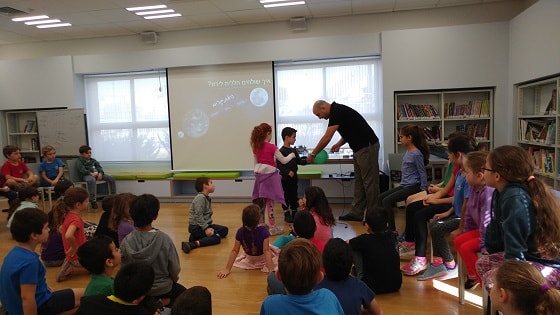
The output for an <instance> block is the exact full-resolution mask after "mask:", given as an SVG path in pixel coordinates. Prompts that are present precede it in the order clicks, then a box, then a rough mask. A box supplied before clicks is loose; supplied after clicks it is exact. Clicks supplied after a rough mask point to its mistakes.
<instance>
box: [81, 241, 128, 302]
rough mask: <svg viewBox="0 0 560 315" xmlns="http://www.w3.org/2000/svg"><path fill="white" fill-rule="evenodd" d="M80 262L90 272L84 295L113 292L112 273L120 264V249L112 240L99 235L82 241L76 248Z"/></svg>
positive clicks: (109, 293)
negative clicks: (82, 243)
mask: <svg viewBox="0 0 560 315" xmlns="http://www.w3.org/2000/svg"><path fill="white" fill-rule="evenodd" d="M78 257H79V258H80V264H81V265H82V267H84V268H86V269H87V271H89V272H91V280H90V281H89V283H88V285H87V287H86V292H85V293H84V296H89V295H98V294H102V295H111V294H113V283H114V279H113V278H112V275H113V273H114V272H115V270H116V268H117V267H118V266H119V265H120V264H121V251H120V250H119V249H118V248H117V247H116V246H115V243H114V242H113V240H112V239H111V238H110V237H108V236H106V235H100V236H97V237H94V238H93V239H91V240H89V241H87V242H85V243H84V245H82V246H80V248H78Z"/></svg>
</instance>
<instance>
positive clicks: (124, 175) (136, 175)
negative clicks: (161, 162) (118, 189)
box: [111, 172, 172, 180]
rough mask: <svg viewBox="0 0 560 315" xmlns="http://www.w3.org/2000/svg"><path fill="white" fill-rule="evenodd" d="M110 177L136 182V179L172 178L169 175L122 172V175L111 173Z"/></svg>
mask: <svg viewBox="0 0 560 315" xmlns="http://www.w3.org/2000/svg"><path fill="white" fill-rule="evenodd" d="M111 175H112V176H113V177H114V178H115V179H116V180H137V179H167V178H170V177H171V176H172V174H171V173H158V172H146V173H143V172H140V173H132V172H122V173H111Z"/></svg>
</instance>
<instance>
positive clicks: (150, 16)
mask: <svg viewBox="0 0 560 315" xmlns="http://www.w3.org/2000/svg"><path fill="white" fill-rule="evenodd" d="M178 16H181V13H172V14H162V15H147V16H145V17H144V18H145V19H146V20H153V19H166V18H172V17H178Z"/></svg>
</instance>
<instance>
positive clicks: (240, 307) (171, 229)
mask: <svg viewBox="0 0 560 315" xmlns="http://www.w3.org/2000/svg"><path fill="white" fill-rule="evenodd" d="M245 205H247V204H245V203H214V204H213V209H214V219H215V220H214V221H215V222H216V223H218V224H222V225H226V226H228V227H229V228H230V235H229V236H228V237H227V238H226V239H224V240H223V241H222V243H221V244H219V245H216V246H210V247H206V248H198V249H195V250H193V251H191V253H189V254H184V253H182V252H181V250H180V247H181V246H180V244H181V241H183V240H185V239H186V238H187V237H188V232H187V224H188V209H189V207H190V204H186V203H163V204H162V205H161V210H160V215H159V218H158V219H157V220H156V221H155V223H154V226H155V227H157V228H159V229H161V230H163V231H165V232H166V233H167V234H169V235H170V236H171V238H172V239H173V240H174V241H175V246H176V247H177V249H178V252H179V256H180V258H181V269H182V270H181V275H180V280H179V282H180V283H181V284H183V285H185V286H186V287H190V286H194V285H202V286H206V287H207V288H208V289H209V290H210V291H211V292H212V302H213V303H212V304H213V311H214V314H218V315H220V314H228V315H236V314H239V315H241V314H258V313H259V310H260V305H261V302H262V301H263V299H264V298H265V297H266V296H267V293H266V274H265V273H262V272H260V271H246V270H240V269H236V268H233V270H232V273H231V274H230V275H229V276H228V277H227V278H225V279H222V280H220V279H217V278H216V273H217V271H219V270H221V269H223V268H224V267H225V264H226V260H227V257H228V255H229V252H230V250H231V247H232V246H233V243H234V237H233V236H234V235H235V231H236V230H237V228H238V227H239V226H240V225H241V210H242V209H243V207H244V206H245ZM348 207H349V206H343V205H333V208H334V209H333V210H334V213H335V216H336V217H338V215H340V214H344V213H346V212H347V211H348ZM99 216H100V212H98V213H83V214H82V217H83V218H84V219H85V220H87V221H92V222H95V223H97V222H98V220H99ZM276 217H277V218H278V219H277V221H279V222H282V211H281V209H277V210H276ZM396 219H397V227H399V230H402V227H403V225H404V223H403V222H404V210H403V209H397V210H396ZM282 224H284V223H283V222H282ZM284 230H285V231H286V232H287V231H288V227H287V226H285V227H284ZM363 232H364V227H363V226H362V225H361V223H359V222H348V223H346V222H339V223H338V224H337V225H336V228H335V231H334V234H335V236H336V237H340V238H342V239H345V240H347V239H349V238H352V237H353V236H355V235H358V234H361V233H363ZM0 239H1V240H2V241H1V242H0V256H1V257H2V258H1V259H2V260H3V257H4V256H5V254H6V253H7V252H8V251H9V250H10V248H12V247H13V245H14V244H15V242H14V241H13V240H12V239H11V235H10V233H9V231H8V230H7V229H6V226H5V225H4V224H2V225H1V227H0ZM404 263H406V261H405V260H402V261H401V264H404ZM58 269H59V268H57V267H55V268H47V283H48V284H49V286H50V287H51V288H53V289H54V290H57V289H63V288H68V287H84V286H85V285H86V284H87V282H88V281H89V275H87V274H83V275H76V276H72V277H71V278H70V279H68V280H67V281H65V282H62V283H56V282H55V280H54V279H55V275H56V273H57V271H58ZM445 283H446V284H448V285H450V286H453V287H455V288H456V287H457V279H451V280H448V281H445ZM473 293H475V294H477V295H479V296H480V295H481V292H480V289H478V290H475V291H474V292H473ZM376 299H377V300H378V302H379V304H380V305H381V307H382V308H383V311H384V313H385V314H415V315H421V314H461V315H470V314H481V313H482V309H481V308H480V307H479V306H476V305H474V304H470V303H468V302H467V303H465V304H464V305H461V304H459V302H458V300H457V298H456V297H455V296H452V295H450V294H448V293H445V292H442V291H439V290H437V289H435V288H434V285H433V284H432V281H426V282H421V281H417V280H416V277H404V282H403V286H402V288H401V290H400V291H399V292H397V293H391V294H385V295H379V296H377V297H376Z"/></svg>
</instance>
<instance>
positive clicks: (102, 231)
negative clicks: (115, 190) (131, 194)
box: [95, 195, 120, 247]
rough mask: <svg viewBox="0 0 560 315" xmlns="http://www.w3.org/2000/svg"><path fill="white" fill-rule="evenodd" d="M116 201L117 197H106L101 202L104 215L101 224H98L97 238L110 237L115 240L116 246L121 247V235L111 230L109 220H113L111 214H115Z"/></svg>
mask: <svg viewBox="0 0 560 315" xmlns="http://www.w3.org/2000/svg"><path fill="white" fill-rule="evenodd" d="M116 199H117V195H109V196H105V198H103V200H101V209H102V210H103V213H102V214H101V217H100V218H99V223H98V224H97V229H96V230H95V236H99V235H106V236H109V237H110V238H111V239H113V242H115V245H117V247H119V246H120V244H119V235H118V234H117V232H116V231H113V230H111V229H110V228H109V220H110V219H111V214H112V212H113V211H112V209H113V205H114V204H115V200H116Z"/></svg>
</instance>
